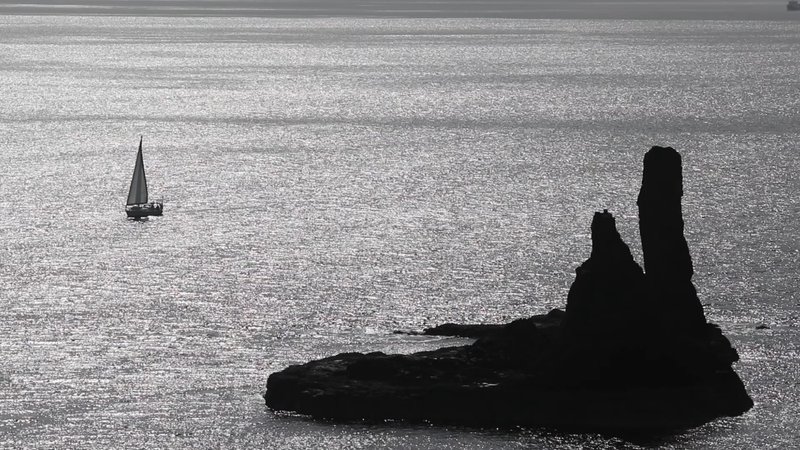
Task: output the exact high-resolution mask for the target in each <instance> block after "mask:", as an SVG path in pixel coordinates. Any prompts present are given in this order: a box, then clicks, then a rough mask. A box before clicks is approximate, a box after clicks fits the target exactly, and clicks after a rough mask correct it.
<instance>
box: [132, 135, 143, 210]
mask: <svg viewBox="0 0 800 450" xmlns="http://www.w3.org/2000/svg"><path fill="white" fill-rule="evenodd" d="M142 203H147V179H146V178H145V176H144V160H143V159H142V139H141V138H139V153H137V154H136V167H134V169H133V178H131V189H130V190H129V191H128V204H129V205H138V204H142Z"/></svg>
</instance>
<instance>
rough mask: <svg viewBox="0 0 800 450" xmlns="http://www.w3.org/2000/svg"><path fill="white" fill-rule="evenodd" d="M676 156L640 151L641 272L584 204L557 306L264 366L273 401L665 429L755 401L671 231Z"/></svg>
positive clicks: (677, 185) (413, 416)
mask: <svg viewBox="0 0 800 450" xmlns="http://www.w3.org/2000/svg"><path fill="white" fill-rule="evenodd" d="M682 184H683V182H682V174H681V157H680V155H679V154H678V153H677V152H676V151H675V150H673V149H672V148H668V147H667V148H664V147H653V148H652V149H651V150H650V151H649V152H648V153H647V154H646V155H645V158H644V175H643V179H642V187H641V191H640V193H639V199H638V202H637V203H638V206H639V225H640V232H641V237H642V250H643V253H644V266H645V270H642V268H641V267H640V266H639V265H638V264H637V263H636V262H635V261H634V260H633V257H632V256H631V252H630V250H629V248H628V246H627V245H626V244H625V243H624V242H623V241H622V239H621V238H620V235H619V233H618V232H617V229H616V224H615V220H614V217H612V215H611V214H610V213H609V212H607V211H603V212H599V213H595V215H594V219H593V221H592V225H591V230H592V251H591V255H590V257H589V259H588V260H586V262H584V263H583V264H582V265H581V266H580V267H578V268H577V270H576V272H577V274H576V277H575V281H574V282H573V284H572V287H571V288H570V291H569V295H568V298H567V306H566V311H562V310H558V309H556V310H553V311H550V312H549V313H548V314H544V315H538V316H533V317H530V318H525V319H519V320H515V321H513V322H511V323H509V324H506V325H455V324H445V325H441V326H439V327H435V328H431V329H427V330H425V333H426V334H438V335H452V336H468V337H474V338H476V339H477V340H476V342H475V343H473V344H471V345H466V346H461V347H449V348H442V349H439V350H434V351H428V352H421V353H416V354H412V355H386V354H383V353H380V352H375V353H368V354H362V353H344V354H340V355H336V356H333V357H330V358H325V359H322V360H318V361H312V362H309V363H306V364H303V365H296V366H291V367H288V368H286V369H285V370H283V371H280V372H277V373H274V374H272V375H270V377H269V379H268V381H267V391H266V394H265V399H266V403H267V406H268V407H269V408H271V409H272V410H287V411H295V412H299V413H302V414H308V415H311V416H312V417H315V418H327V419H339V420H360V419H365V420H385V419H402V420H408V421H429V422H432V423H449V424H463V425H475V426H492V427H494V426H516V425H525V426H541V427H551V428H557V429H562V430H571V431H597V432H612V433H620V432H622V433H625V432H636V433H642V432H663V431H670V430H679V429H685V428H689V427H694V426H698V425H701V424H703V423H706V422H708V421H711V420H713V419H715V418H718V417H722V416H737V415H740V414H742V413H744V412H745V411H747V410H749V409H750V408H751V407H752V405H753V402H752V400H751V399H750V397H749V396H748V394H747V392H746V391H745V388H744V385H743V383H742V381H741V379H740V378H739V376H738V375H737V374H736V373H735V372H734V371H733V369H732V367H731V364H732V363H734V362H736V361H737V360H738V354H737V353H736V350H735V349H734V348H733V347H732V346H731V344H730V342H729V341H728V339H727V338H726V337H725V336H723V335H722V333H721V331H720V329H719V327H717V326H716V325H714V324H711V323H708V322H706V318H705V315H704V313H703V308H702V306H701V304H700V301H699V299H698V297H697V292H696V290H695V288H694V285H693V284H692V281H691V278H692V274H693V269H692V260H691V257H690V255H689V249H688V246H687V243H686V239H685V238H684V235H683V217H682V212H681V196H682V195H683V186H682Z"/></svg>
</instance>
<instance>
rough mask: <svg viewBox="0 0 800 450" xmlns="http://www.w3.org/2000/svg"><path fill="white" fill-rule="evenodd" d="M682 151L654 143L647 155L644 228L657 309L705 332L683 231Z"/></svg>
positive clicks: (666, 318)
mask: <svg viewBox="0 0 800 450" xmlns="http://www.w3.org/2000/svg"><path fill="white" fill-rule="evenodd" d="M682 196H683V175H682V167H681V155H680V154H679V153H678V152H677V151H675V150H674V149H673V148H672V147H657V146H656V147H653V148H651V149H650V151H648V152H647V153H646V154H645V155H644V170H643V174H642V187H641V190H640V191H639V198H638V200H637V202H636V203H637V205H638V206H639V232H640V233H641V236H642V252H643V253H644V270H645V273H646V276H645V279H646V281H647V287H648V293H649V297H650V299H649V300H650V301H652V303H653V304H652V308H653V310H654V311H656V312H657V314H658V316H659V318H660V322H661V323H662V324H663V325H664V326H666V327H668V328H671V329H679V330H682V331H683V332H687V333H702V332H703V330H704V327H705V324H706V319H705V315H704V314H703V307H702V305H701V304H700V300H699V299H698V298H697V290H696V289H695V287H694V285H693V284H692V275H693V274H694V268H693V267H692V257H691V256H690V255H689V246H688V244H687V243H686V238H685V237H684V235H683V213H682V211H681V197H682Z"/></svg>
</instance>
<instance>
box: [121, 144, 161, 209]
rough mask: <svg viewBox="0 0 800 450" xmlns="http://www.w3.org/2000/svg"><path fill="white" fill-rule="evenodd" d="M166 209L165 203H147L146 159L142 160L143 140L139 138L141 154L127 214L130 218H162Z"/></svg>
mask: <svg viewBox="0 0 800 450" xmlns="http://www.w3.org/2000/svg"><path fill="white" fill-rule="evenodd" d="M163 209H164V204H163V202H149V203H148V201H147V178H146V177H145V176H144V159H143V158H142V138H141V137H139V152H138V153H137V154H136V166H135V167H134V168H133V177H132V178H131V188H130V190H129V191H128V204H127V205H125V214H127V215H128V217H135V218H139V217H147V216H160V215H161V212H162V211H163Z"/></svg>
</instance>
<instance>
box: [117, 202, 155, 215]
mask: <svg viewBox="0 0 800 450" xmlns="http://www.w3.org/2000/svg"><path fill="white" fill-rule="evenodd" d="M163 211H164V205H163V204H162V203H146V204H144V205H127V206H126V207H125V214H127V215H128V217H132V218H141V217H147V216H160V215H161V214H162V212H163Z"/></svg>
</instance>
